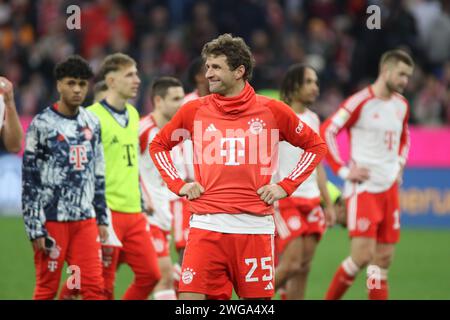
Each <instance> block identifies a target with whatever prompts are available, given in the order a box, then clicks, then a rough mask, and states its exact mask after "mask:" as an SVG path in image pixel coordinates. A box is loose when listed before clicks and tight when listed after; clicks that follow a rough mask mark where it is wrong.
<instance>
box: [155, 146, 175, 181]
mask: <svg viewBox="0 0 450 320" xmlns="http://www.w3.org/2000/svg"><path fill="white" fill-rule="evenodd" d="M161 153H163V152H159V153H156V154H155V157H156V160H157V161H158V164H159V166H160V167H161V168H163V169H164V171H165V172H166V173H167V175H168V176H169V177H170V178H171V179H172V180H175V179H176V175H174V174H173V173H172V172H171V171H170V169H169V166H167V164H166V163H165V162H164V160H163V159H162V157H161Z"/></svg>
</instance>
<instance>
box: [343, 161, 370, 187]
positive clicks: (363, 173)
mask: <svg viewBox="0 0 450 320" xmlns="http://www.w3.org/2000/svg"><path fill="white" fill-rule="evenodd" d="M369 177H370V173H369V169H367V168H363V167H358V166H357V165H356V164H352V165H351V166H350V172H349V174H348V177H347V180H350V181H351V182H358V183H361V182H364V181H366V180H367V179H369Z"/></svg>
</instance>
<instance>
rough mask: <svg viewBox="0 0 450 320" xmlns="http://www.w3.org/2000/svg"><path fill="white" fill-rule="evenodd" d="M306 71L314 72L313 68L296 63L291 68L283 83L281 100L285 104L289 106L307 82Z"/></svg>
mask: <svg viewBox="0 0 450 320" xmlns="http://www.w3.org/2000/svg"><path fill="white" fill-rule="evenodd" d="M306 69H312V70H314V68H313V67H311V66H309V65H307V64H304V63H296V64H293V65H291V66H290V67H289V69H288V70H287V72H286V74H285V75H284V77H283V80H282V81H281V87H280V99H281V100H282V101H283V102H285V103H287V104H290V103H291V102H292V100H293V98H294V94H295V92H296V91H297V90H298V89H300V88H301V86H302V85H303V83H304V82H305V72H306ZM314 71H316V70H314Z"/></svg>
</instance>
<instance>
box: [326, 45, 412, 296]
mask: <svg viewBox="0 0 450 320" xmlns="http://www.w3.org/2000/svg"><path fill="white" fill-rule="evenodd" d="M413 67H414V62H413V60H412V58H411V57H410V56H409V55H408V54H407V53H406V52H404V51H401V50H392V51H388V52H386V53H384V54H383V56H382V57H381V60H380V66H379V74H378V78H377V80H376V81H375V83H374V84H372V85H370V86H368V87H366V88H364V89H363V90H361V91H359V92H357V93H355V94H354V95H352V96H351V97H349V98H348V99H346V100H345V101H344V102H343V103H342V105H341V106H340V107H339V109H338V110H337V111H336V113H334V114H333V115H332V116H331V117H330V118H329V119H327V121H326V122H325V123H324V124H323V126H322V128H321V134H322V136H323V137H324V139H325V140H326V142H327V145H328V147H329V153H328V156H327V160H328V162H329V164H330V166H331V168H332V169H333V171H334V172H336V173H337V174H338V175H339V176H340V177H341V178H342V179H344V180H345V189H344V197H345V198H346V204H347V227H348V230H349V233H350V237H351V239H352V240H351V250H350V256H349V257H347V258H346V259H345V260H344V261H343V262H342V264H341V266H340V267H339V268H338V270H337V272H336V274H335V275H334V278H333V280H332V282H331V284H330V287H329V289H328V292H327V294H326V299H339V298H341V297H342V295H343V294H344V293H345V291H346V290H347V288H348V287H349V286H350V285H351V284H352V283H353V280H354V279H355V277H356V275H357V274H358V273H359V271H360V269H361V268H364V267H366V266H367V287H368V290H369V299H387V298H388V284H387V272H388V268H389V266H390V264H391V262H392V258H393V254H394V248H395V244H396V243H397V242H398V240H399V236H400V207H399V197H398V184H399V182H400V181H401V176H402V172H403V167H404V165H405V162H406V158H407V155H408V150H409V135H408V124H407V123H408V114H409V106H408V102H407V100H406V99H405V98H404V97H403V96H402V95H401V93H402V92H403V90H404V89H405V87H406V86H407V84H408V80H409V78H410V77H411V75H412V72H413ZM342 129H347V130H349V133H350V143H351V154H350V159H351V161H350V164H349V165H348V166H346V165H345V164H344V162H343V161H342V160H341V158H340V156H339V151H338V149H337V143H336V135H337V134H338V132H339V131H341V130H342Z"/></svg>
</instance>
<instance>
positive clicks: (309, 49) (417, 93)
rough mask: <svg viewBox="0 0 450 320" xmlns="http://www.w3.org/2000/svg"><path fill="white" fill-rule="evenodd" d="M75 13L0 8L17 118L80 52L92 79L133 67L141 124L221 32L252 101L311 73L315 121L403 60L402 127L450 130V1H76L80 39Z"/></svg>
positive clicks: (3, 57) (27, 6)
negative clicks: (243, 54) (124, 60)
mask: <svg viewBox="0 0 450 320" xmlns="http://www.w3.org/2000/svg"><path fill="white" fill-rule="evenodd" d="M73 3H74V1H64V0H37V1H31V0H0V74H1V75H5V76H6V77H7V78H9V79H11V80H12V81H13V82H14V83H15V85H16V89H15V92H16V99H17V106H18V108H19V111H20V114H21V116H23V117H32V116H34V115H35V114H36V113H37V112H39V111H40V110H42V109H43V108H44V107H46V106H48V105H49V104H51V103H52V102H54V101H55V99H56V97H57V95H56V91H55V82H54V79H53V74H52V72H53V67H54V65H55V63H57V62H59V61H61V60H62V59H64V58H65V57H67V56H68V55H70V54H73V53H78V54H81V55H82V56H83V57H84V58H86V59H87V60H88V61H89V62H90V63H91V65H92V67H93V68H94V70H95V71H96V70H98V67H99V64H100V62H101V61H102V59H103V58H104V57H105V55H107V54H109V53H111V52H117V51H121V52H124V53H127V54H129V55H131V56H132V57H134V58H135V59H136V60H137V62H138V68H139V72H140V76H141V79H142V87H141V90H140V95H139V97H138V99H137V101H136V102H135V103H136V106H137V108H138V109H139V111H140V112H141V113H142V114H144V113H147V112H149V111H150V110H151V109H152V106H151V103H150V95H149V87H150V83H151V81H152V79H154V77H156V76H160V75H172V76H177V77H180V78H181V79H182V80H185V79H186V69H187V67H188V65H189V63H190V61H191V60H192V59H194V58H195V57H198V56H199V54H200V51H201V48H202V46H203V44H204V43H205V42H207V41H209V40H211V39H212V38H214V37H216V36H217V35H219V34H221V33H225V32H230V33H232V34H233V35H239V36H241V37H243V38H244V39H245V40H246V41H247V43H248V44H249V45H250V47H251V49H252V51H253V53H254V57H255V60H256V68H255V71H254V75H253V79H252V81H251V83H252V85H253V86H254V87H255V88H256V89H257V90H260V89H270V88H272V89H277V88H278V86H279V84H280V80H281V78H282V76H283V73H284V72H285V71H286V69H287V67H288V66H289V65H290V64H292V63H296V62H306V63H309V64H311V65H312V66H313V67H314V68H316V70H317V71H318V72H319V75H320V81H321V97H320V100H319V102H318V103H317V105H316V106H315V110H316V111H317V112H318V113H319V114H320V116H321V117H322V118H323V117H326V116H327V115H329V114H330V113H331V112H333V111H334V110H335V109H336V108H337V107H338V105H339V103H340V102H341V101H342V100H343V99H344V97H345V96H347V95H348V94H350V93H352V92H354V91H355V90H357V89H359V88H361V87H362V86H365V85H367V84H368V83H370V81H372V80H374V78H375V77H376V75H377V68H378V60H379V58H380V56H381V54H382V53H383V52H384V51H386V50H388V49H392V48H397V47H400V48H404V49H407V50H409V51H410V52H411V53H412V55H413V56H414V58H415V60H416V64H417V67H416V69H415V72H414V76H413V78H412V79H411V81H410V85H409V87H408V90H407V91H406V92H405V95H406V97H407V98H408V100H409V102H410V104H411V118H410V122H411V123H412V124H418V125H424V126H441V127H442V126H446V125H450V0H403V1H402V0H379V1H376V0H372V1H371V0H209V1H206V0H200V1H196V0H166V1H158V0H133V1H125V0H124V1H113V0H97V1H87V0H84V1H76V3H77V5H79V6H80V8H81V29H80V30H69V29H68V28H67V26H66V20H67V18H68V17H69V16H70V14H68V13H66V9H67V7H68V6H69V5H71V4H73ZM370 5H378V6H379V7H380V9H381V11H380V12H381V29H379V30H369V29H368V28H367V26H366V21H367V18H368V17H369V14H367V13H366V9H367V7H368V6H370ZM190 89H192V87H190V84H188V83H186V90H187V91H189V90H190ZM85 104H88V102H86V103H85Z"/></svg>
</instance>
